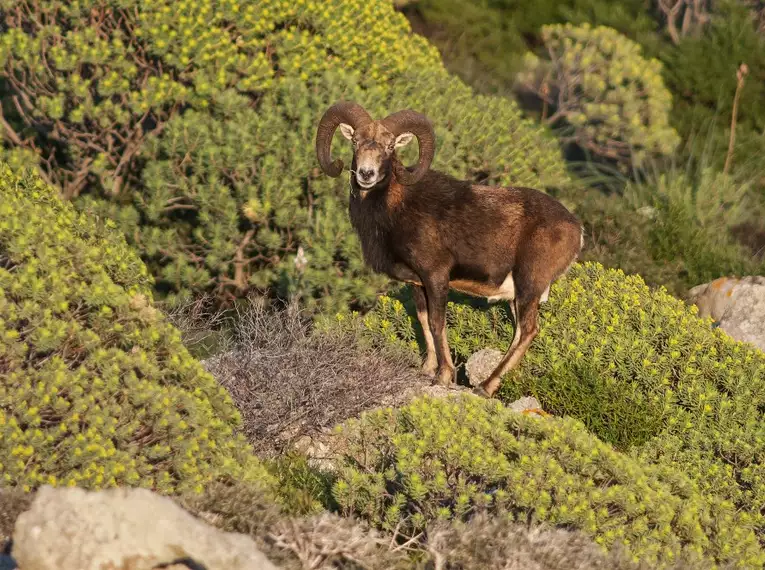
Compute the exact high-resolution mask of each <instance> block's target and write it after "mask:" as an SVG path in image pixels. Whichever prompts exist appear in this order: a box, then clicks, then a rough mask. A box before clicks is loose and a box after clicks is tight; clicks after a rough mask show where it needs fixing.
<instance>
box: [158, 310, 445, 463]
mask: <svg viewBox="0 0 765 570" xmlns="http://www.w3.org/2000/svg"><path fill="white" fill-rule="evenodd" d="M205 307H206V304H205V302H204V300H198V301H195V302H194V303H192V304H189V305H187V306H185V307H182V308H181V309H175V310H174V311H173V313H172V320H173V321H174V324H175V325H176V326H177V327H178V328H179V329H180V330H182V331H183V333H184V335H185V337H186V338H185V340H184V342H185V343H186V344H187V345H189V344H191V345H197V346H202V345H205V346H207V347H209V346H211V345H215V347H216V348H215V352H216V355H215V356H213V357H210V358H208V359H207V360H205V361H203V365H204V366H205V368H206V369H207V370H208V371H209V372H211V373H212V374H213V376H215V378H216V379H217V380H218V382H220V383H221V385H223V386H224V387H225V388H226V389H227V390H228V391H229V393H230V394H231V396H232V397H233V399H234V402H235V404H236V406H237V408H238V409H239V411H240V412H241V414H242V420H243V427H244V431H245V434H246V435H247V437H248V439H249V440H250V442H251V443H252V445H253V447H254V449H255V451H256V453H258V454H259V455H261V456H266V457H273V456H275V455H277V454H279V453H281V452H283V451H284V450H285V449H287V448H288V447H289V446H290V444H291V443H293V442H295V441H296V440H297V439H298V438H300V437H301V436H304V435H315V434H318V433H321V432H322V430H325V429H329V428H331V427H332V426H334V425H336V424H338V423H341V422H343V421H345V420H346V419H348V418H351V417H355V416H357V415H358V414H359V413H361V412H362V411H364V410H367V409H370V408H374V407H378V406H381V405H395V404H398V403H402V402H403V400H404V399H406V397H407V396H408V395H411V394H412V393H413V392H414V391H417V390H422V389H425V388H427V387H428V386H429V385H430V383H429V381H428V380H427V379H425V378H424V377H421V376H420V375H419V373H418V369H417V364H418V363H417V362H415V360H414V359H413V357H412V354H411V353H410V352H409V353H406V354H404V353H402V351H400V350H398V349H397V348H394V347H390V348H373V347H371V346H368V345H362V343H361V342H360V341H359V340H358V338H357V337H356V336H354V334H353V333H352V332H349V331H339V330H338V331H333V332H322V333H318V332H317V333H314V332H313V331H312V328H311V325H310V323H309V322H308V321H307V319H304V318H303V316H302V315H301V313H300V311H299V310H298V309H297V308H296V307H295V306H289V307H287V308H286V309H281V310H279V309H273V308H269V307H268V306H267V305H266V303H265V302H264V301H262V300H258V299H254V298H250V299H248V300H246V301H243V302H242V303H240V304H239V305H237V306H236V307H235V308H234V309H233V310H231V312H230V313H228V314H225V315H224V314H222V313H213V312H211V311H208V310H206V309H205ZM211 331H216V332H214V333H212V332H211ZM221 331H223V332H221Z"/></svg>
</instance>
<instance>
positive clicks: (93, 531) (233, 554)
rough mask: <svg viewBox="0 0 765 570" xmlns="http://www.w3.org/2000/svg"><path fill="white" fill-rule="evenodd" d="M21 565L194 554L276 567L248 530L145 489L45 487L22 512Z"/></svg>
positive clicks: (57, 569) (149, 564)
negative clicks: (226, 526) (219, 524)
mask: <svg viewBox="0 0 765 570" xmlns="http://www.w3.org/2000/svg"><path fill="white" fill-rule="evenodd" d="M13 557H14V558H15V559H16V562H17V563H18V567H19V569H21V570H63V569H65V568H67V569H69V568H71V569H73V570H74V569H77V570H107V569H108V570H153V569H154V568H156V567H157V566H159V565H162V564H173V563H175V564H176V565H178V564H179V561H181V560H182V559H186V558H187V559H190V560H191V561H193V563H195V564H197V565H198V566H199V567H203V568H205V570H276V569H277V567H276V566H275V565H274V564H272V563H271V562H270V561H269V560H268V559H267V558H266V556H265V555H264V554H263V553H262V552H260V551H259V550H258V548H257V546H256V545H255V542H254V541H253V540H252V539H251V538H250V537H248V536H246V535H244V534H239V533H229V532H223V531H221V530H218V529H216V528H214V527H212V526H210V525H208V524H206V523H205V522H204V521H202V520H200V519H198V518H196V517H194V516H193V515H191V514H190V513H188V512H187V511H186V510H184V509H183V508H181V507H180V506H179V505H178V504H176V503H175V501H173V500H172V499H170V498H168V497H164V496H161V495H158V494H155V493H152V492H151V491H149V490H147V489H140V488H118V489H108V490H104V491H87V490H85V489H81V488H77V487H71V488H66V487H62V488H53V487H50V486H47V485H46V486H44V487H41V488H40V489H39V490H38V492H37V493H36V496H35V499H34V501H33V502H32V505H31V507H30V508H29V509H28V510H27V511H25V512H24V513H22V514H21V515H20V516H19V518H18V519H17V520H16V524H15V527H14V533H13Z"/></svg>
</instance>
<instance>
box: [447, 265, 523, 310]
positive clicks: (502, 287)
mask: <svg viewBox="0 0 765 570" xmlns="http://www.w3.org/2000/svg"><path fill="white" fill-rule="evenodd" d="M449 286H450V287H451V288H452V289H455V290H457V291H460V292H461V293H467V294H468V295H473V296H474V297H485V298H486V299H487V300H488V301H489V302H491V303H494V302H497V301H512V300H513V299H515V280H514V279H513V273H512V272H510V273H508V274H507V276H506V277H505V279H504V280H503V281H502V283H500V284H499V285H494V284H492V283H486V282H480V281H473V280H470V279H454V280H452V281H450V282H449Z"/></svg>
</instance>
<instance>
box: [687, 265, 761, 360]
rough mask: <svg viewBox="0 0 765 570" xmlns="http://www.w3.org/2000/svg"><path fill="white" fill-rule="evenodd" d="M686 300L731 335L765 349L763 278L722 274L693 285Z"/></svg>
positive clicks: (704, 316) (700, 313) (703, 316)
mask: <svg viewBox="0 0 765 570" xmlns="http://www.w3.org/2000/svg"><path fill="white" fill-rule="evenodd" d="M688 301H689V302H691V303H693V304H695V305H696V306H697V307H698V309H699V316H700V317H702V318H706V317H712V319H713V320H714V321H715V322H717V323H718V324H719V326H720V328H721V329H722V330H723V331H725V333H726V334H728V335H729V336H731V337H732V338H734V339H736V340H739V341H742V342H748V343H751V344H753V345H754V346H756V347H757V348H759V349H760V350H765V277H759V276H749V277H742V278H733V277H721V278H720V279H715V280H714V281H712V282H710V283H705V284H703V285H698V286H696V287H693V288H692V289H691V290H690V291H689V292H688Z"/></svg>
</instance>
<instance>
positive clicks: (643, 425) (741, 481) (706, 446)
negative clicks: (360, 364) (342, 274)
mask: <svg viewBox="0 0 765 570" xmlns="http://www.w3.org/2000/svg"><path fill="white" fill-rule="evenodd" d="M401 298H403V299H404V300H406V297H405V296H404V295H401ZM406 302H407V303H409V301H408V300H407V301H406ZM476 305H477V306H476V307H473V306H470V305H467V304H464V303H460V304H458V303H455V302H450V304H449V306H448V315H447V317H448V326H449V332H448V334H449V342H450V344H451V347H452V350H453V352H454V355H455V360H456V362H458V363H459V362H464V361H465V360H466V359H467V358H468V357H469V356H470V355H471V354H472V353H473V352H474V351H476V350H478V349H480V348H485V347H495V348H498V349H500V350H505V349H506V348H507V347H508V345H509V342H510V339H511V338H512V332H513V327H512V323H511V321H510V319H509V318H508V316H507V311H505V310H503V309H502V308H501V307H500V306H491V307H488V308H487V307H486V306H485V305H483V306H482V305H479V304H476ZM410 307H411V306H410ZM411 310H412V309H411V308H410V309H409V311H411ZM347 319H349V317H348V315H344V316H343V317H342V320H341V321H340V322H344V321H346V320H347ZM359 319H361V318H360V317H359ZM361 322H362V323H363V326H364V327H365V328H366V329H367V333H366V334H368V335H370V336H371V337H374V338H376V339H378V342H388V341H389V340H390V339H395V342H397V343H399V344H401V345H402V346H403V345H406V344H408V343H410V342H411V341H409V340H405V339H410V338H413V337H414V335H415V326H416V319H415V317H414V316H413V315H412V314H410V313H408V312H407V307H406V305H404V304H403V303H402V302H401V301H400V300H397V299H385V300H383V301H381V303H380V304H379V305H378V306H377V307H376V309H375V311H373V313H371V314H370V315H366V316H365V317H363V321H361ZM540 324H541V330H540V333H539V336H538V337H537V339H536V340H535V341H534V343H533V344H532V347H531V349H530V350H529V352H528V353H527V354H526V356H525V357H524V359H523V361H522V363H521V365H520V366H519V367H518V368H517V369H516V370H515V371H513V372H511V373H509V374H508V375H507V377H506V378H505V381H504V383H503V384H502V386H501V388H500V391H499V397H500V398H501V399H503V400H505V401H511V400H514V399H516V398H518V397H519V396H522V395H526V394H530V395H533V396H535V397H536V398H537V399H538V400H539V401H540V402H541V404H542V406H543V408H544V409H545V410H547V411H549V412H551V413H553V414H555V415H558V416H572V417H574V418H577V419H579V420H581V421H582V422H583V423H584V425H585V426H586V427H587V428H588V429H589V430H590V431H592V432H593V433H594V434H595V435H597V436H598V437H599V438H601V439H603V440H605V441H606V442H609V443H611V444H613V445H615V446H617V448H618V449H622V450H627V449H632V450H633V451H634V452H636V453H638V452H640V450H641V449H644V450H645V453H646V457H649V456H650V457H653V458H654V460H656V461H657V462H660V463H661V462H665V461H666V462H668V463H669V464H670V465H672V466H673V467H674V468H680V466H682V470H683V471H684V472H687V473H688V474H689V475H690V476H691V477H692V478H693V479H694V481H695V482H696V483H697V484H698V485H699V486H700V488H702V489H704V490H705V491H707V492H709V493H717V494H721V495H722V496H724V497H725V498H726V499H728V500H730V501H731V502H732V503H733V504H735V505H736V507H737V508H739V509H741V510H742V511H745V512H747V513H749V515H750V516H751V517H752V519H753V520H754V522H755V524H756V525H757V528H758V533H760V535H763V536H765V520H764V519H763V516H762V514H761V513H762V509H763V504H762V500H763V499H762V498H763V497H765V487H763V486H762V485H763V482H762V481H765V477H764V476H763V475H762V473H763V472H765V467H764V466H763V465H764V464H763V457H765V443H763V442H765V432H763V430H765V427H763V425H762V422H761V421H760V416H761V410H762V409H763V406H765V354H763V353H762V352H761V351H759V350H757V349H756V348H754V347H753V346H751V345H748V344H744V343H740V342H737V341H734V340H733V339H731V338H730V337H729V336H727V335H726V334H725V333H724V332H722V331H721V330H720V329H713V328H712V322H711V321H710V320H708V319H700V318H698V317H697V316H696V308H695V307H693V306H691V307H688V306H686V305H685V304H684V303H683V302H682V301H680V300H679V299H676V298H674V297H672V296H670V295H669V294H667V293H666V291H664V290H662V289H658V290H650V289H649V288H648V287H647V286H646V285H645V283H644V282H643V280H642V279H641V278H640V277H639V276H636V275H629V276H628V275H625V274H624V272H622V271H621V270H614V269H610V270H604V268H603V267H602V266H601V265H599V264H595V263H584V264H577V265H575V266H574V267H573V268H572V270H571V272H570V273H569V275H568V277H567V278H565V279H562V280H560V281H558V282H557V283H556V284H555V285H554V286H553V288H552V291H551V295H550V300H549V302H548V303H547V304H546V305H543V306H542V310H541V318H540ZM684 462H687V463H685V464H684Z"/></svg>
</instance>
